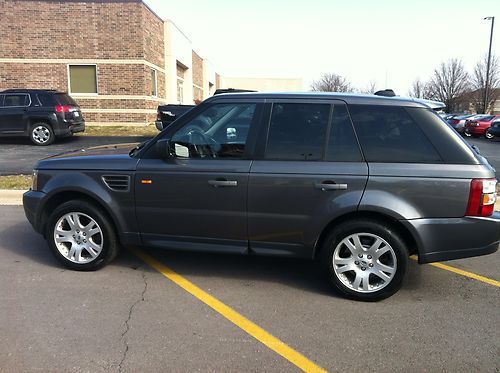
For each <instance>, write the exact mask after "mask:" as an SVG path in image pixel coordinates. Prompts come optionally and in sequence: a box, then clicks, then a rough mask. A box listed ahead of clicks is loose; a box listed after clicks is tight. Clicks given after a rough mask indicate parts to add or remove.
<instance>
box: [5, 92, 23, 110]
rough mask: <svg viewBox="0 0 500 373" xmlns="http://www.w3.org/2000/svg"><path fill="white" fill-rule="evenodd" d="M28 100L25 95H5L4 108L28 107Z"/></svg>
mask: <svg viewBox="0 0 500 373" xmlns="http://www.w3.org/2000/svg"><path fill="white" fill-rule="evenodd" d="M29 105H30V98H29V96H28V95H27V94H6V95H5V98H4V104H3V106H4V107H19V106H29Z"/></svg>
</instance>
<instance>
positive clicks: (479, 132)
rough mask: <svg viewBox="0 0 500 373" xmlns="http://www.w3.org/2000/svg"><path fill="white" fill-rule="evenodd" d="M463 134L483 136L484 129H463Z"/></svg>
mask: <svg viewBox="0 0 500 373" xmlns="http://www.w3.org/2000/svg"><path fill="white" fill-rule="evenodd" d="M465 132H467V133H470V134H472V135H484V133H485V132H486V128H481V127H465Z"/></svg>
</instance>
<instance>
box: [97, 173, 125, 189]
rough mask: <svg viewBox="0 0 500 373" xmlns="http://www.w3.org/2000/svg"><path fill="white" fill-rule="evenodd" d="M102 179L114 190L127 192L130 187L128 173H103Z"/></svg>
mask: <svg viewBox="0 0 500 373" xmlns="http://www.w3.org/2000/svg"><path fill="white" fill-rule="evenodd" d="M102 181H103V182H104V184H106V186H107V187H108V188H109V189H111V190H114V191H115V192H128V190H129V188H130V176H128V175H103V176H102Z"/></svg>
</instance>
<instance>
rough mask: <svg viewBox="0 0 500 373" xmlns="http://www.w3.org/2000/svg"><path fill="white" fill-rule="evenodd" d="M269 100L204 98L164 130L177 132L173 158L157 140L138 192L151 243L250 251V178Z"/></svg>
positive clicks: (145, 238)
mask: <svg viewBox="0 0 500 373" xmlns="http://www.w3.org/2000/svg"><path fill="white" fill-rule="evenodd" d="M218 101H220V100H218ZM262 106H263V100H260V103H259V102H258V100H251V101H248V100H247V101H245V100H238V101H234V100H233V101H228V100H224V102H221V103H217V101H216V103H214V104H210V103H205V104H203V105H201V106H200V107H198V108H197V109H195V110H194V111H193V112H191V113H189V114H187V116H186V117H183V119H180V122H178V121H176V124H173V125H172V127H169V128H168V129H167V130H166V132H164V133H163V134H162V135H163V137H166V138H169V139H170V140H169V144H170V152H171V154H170V155H169V156H168V157H164V156H163V157H162V156H161V155H160V154H158V153H156V154H155V150H154V146H153V147H152V148H151V149H150V150H151V152H150V153H151V154H149V153H148V155H147V156H145V157H141V159H140V161H139V163H138V166H137V172H136V180H135V184H136V194H135V199H136V216H137V221H138V225H139V229H140V233H141V239H142V242H143V243H144V244H150V245H155V246H165V247H170V248H177V249H194V250H206V251H224V252H238V253H246V252H247V251H248V236H247V215H246V213H247V212H246V200H247V188H248V177H249V172H250V165H251V162H252V161H251V155H252V152H253V147H254V144H255V132H256V131H257V130H258V128H257V127H258V125H259V124H260V115H261V112H262ZM157 147H158V146H157Z"/></svg>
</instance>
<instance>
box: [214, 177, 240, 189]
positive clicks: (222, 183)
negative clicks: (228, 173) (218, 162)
mask: <svg viewBox="0 0 500 373" xmlns="http://www.w3.org/2000/svg"><path fill="white" fill-rule="evenodd" d="M208 183H209V184H210V185H211V186H213V187H215V188H218V187H235V186H238V182H237V181H236V180H225V179H216V180H208Z"/></svg>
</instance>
